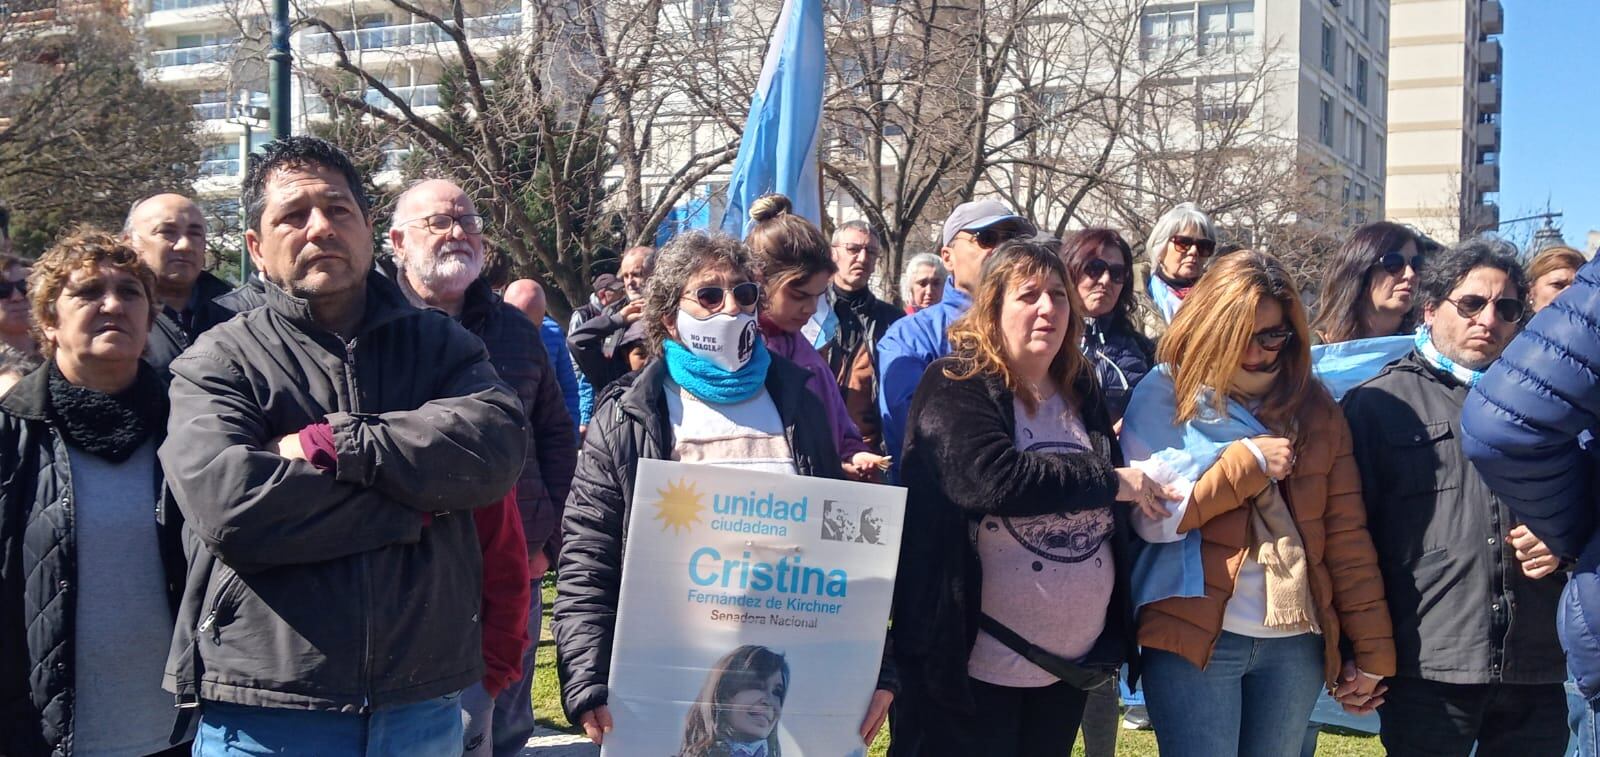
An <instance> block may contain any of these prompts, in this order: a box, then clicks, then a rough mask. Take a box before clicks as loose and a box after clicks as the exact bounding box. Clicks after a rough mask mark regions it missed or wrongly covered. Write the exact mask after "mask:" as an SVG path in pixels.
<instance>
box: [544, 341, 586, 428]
mask: <svg viewBox="0 0 1600 757" xmlns="http://www.w3.org/2000/svg"><path fill="white" fill-rule="evenodd" d="M539 339H540V340H542V341H543V342H544V349H545V351H546V352H548V353H550V367H552V368H554V369H555V372H556V382H557V383H559V384H560V385H561V399H562V400H563V401H564V402H566V405H567V415H570V416H572V430H573V433H575V434H576V433H577V430H578V427H579V426H581V425H583V424H584V423H585V422H587V421H588V417H587V416H584V415H583V414H581V413H580V412H578V405H579V401H580V398H581V397H582V391H581V389H580V388H579V386H578V372H577V370H575V369H573V367H572V353H571V352H568V351H567V335H566V334H563V333H561V324H559V323H557V322H556V319H554V318H551V317H550V316H548V315H547V316H545V317H544V323H541V324H539ZM577 438H578V439H579V440H580V441H582V439H583V436H582V435H581V434H580V435H578V437H577Z"/></svg>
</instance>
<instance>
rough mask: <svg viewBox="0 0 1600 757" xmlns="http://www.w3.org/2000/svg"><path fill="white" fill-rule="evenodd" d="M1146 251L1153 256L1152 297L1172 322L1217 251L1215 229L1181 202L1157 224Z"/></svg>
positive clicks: (1192, 207) (1189, 204)
mask: <svg viewBox="0 0 1600 757" xmlns="http://www.w3.org/2000/svg"><path fill="white" fill-rule="evenodd" d="M1144 249H1145V253H1146V254H1147V255H1149V256H1150V273H1151V275H1150V298H1151V299H1152V300H1154V301H1155V306H1156V309H1157V310H1158V311H1159V312H1160V313H1161V316H1162V318H1164V319H1166V321H1167V322H1168V323H1171V322H1172V316H1173V315H1175V314H1176V313H1177V312H1178V308H1179V307H1182V305H1183V298H1184V297H1185V296H1187V295H1188V294H1189V290H1190V289H1192V288H1194V285H1195V284H1196V283H1198V282H1199V281H1200V276H1201V274H1203V273H1205V270H1206V261H1208V260H1210V259H1211V256H1212V255H1213V254H1214V253H1216V251H1217V231H1216V227H1215V226H1213V225H1212V224H1211V217H1210V216H1207V215H1206V214H1205V213H1204V212H1203V211H1201V210H1200V208H1199V207H1197V206H1196V205H1195V204H1194V203H1192V202H1185V203H1180V204H1179V205H1178V206H1177V207H1175V208H1173V209H1172V210H1169V211H1167V213H1166V215H1163V216H1161V219H1160V220H1158V221H1156V225H1155V228H1154V229H1151V231H1150V238H1149V239H1148V240H1146V241H1145V243H1144Z"/></svg>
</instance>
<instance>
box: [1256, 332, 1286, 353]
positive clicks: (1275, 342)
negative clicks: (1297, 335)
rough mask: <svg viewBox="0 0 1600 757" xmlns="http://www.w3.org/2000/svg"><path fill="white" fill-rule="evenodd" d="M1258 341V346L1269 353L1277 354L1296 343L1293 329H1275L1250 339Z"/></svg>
mask: <svg viewBox="0 0 1600 757" xmlns="http://www.w3.org/2000/svg"><path fill="white" fill-rule="evenodd" d="M1250 338H1251V339H1254V340H1256V346H1257V347H1260V348H1261V349H1264V350H1266V351H1267V352H1277V351H1279V350H1281V349H1283V348H1284V347H1288V346H1289V343H1291V342H1293V341H1294V330H1293V329H1273V330H1271V331H1262V332H1259V333H1257V334H1254V335H1252V336H1251V337H1250Z"/></svg>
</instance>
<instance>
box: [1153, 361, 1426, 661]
mask: <svg viewBox="0 0 1600 757" xmlns="http://www.w3.org/2000/svg"><path fill="white" fill-rule="evenodd" d="M1298 421H1299V429H1300V430H1299V433H1298V434H1297V438H1296V440H1295V446H1294V454H1295V459H1296V462H1295V466H1294V470H1293V471H1291V472H1290V474H1289V478H1288V480H1286V481H1284V482H1282V483H1281V484H1280V485H1281V486H1282V492H1283V498H1284V501H1285V502H1287V503H1288V505H1289V510H1290V512H1291V513H1292V514H1293V516H1294V522H1295V526H1296V528H1298V529H1299V531H1300V539H1301V541H1302V542H1303V543H1304V544H1305V554H1306V563H1307V565H1306V567H1307V571H1306V575H1307V577H1308V579H1309V580H1310V582H1311V599H1312V602H1313V603H1314V604H1315V606H1316V615H1317V625H1318V626H1320V627H1321V629H1322V643H1323V674H1324V676H1325V678H1326V681H1327V684H1328V686H1329V687H1332V686H1334V685H1335V683H1336V682H1337V681H1338V676H1339V669H1340V666H1341V665H1342V664H1343V661H1344V659H1346V653H1344V652H1341V645H1343V644H1348V645H1349V646H1348V649H1349V651H1350V653H1353V658H1354V661H1355V663H1356V666H1357V667H1359V668H1360V669H1361V670H1363V671H1366V672H1368V673H1371V674H1373V675H1380V676H1390V675H1394V673H1395V644H1394V638H1393V634H1392V629H1391V627H1390V621H1389V606H1388V604H1387V602H1386V601H1385V600H1384V584H1383V575H1382V574H1381V573H1380V572H1379V570H1378V555H1377V552H1376V551H1375V550H1374V549H1373V546H1372V537H1371V536H1370V535H1369V534H1368V533H1367V511H1366V509H1365V508H1364V507H1363V505H1362V500H1361V475H1360V473H1359V472H1357V470H1356V461H1355V457H1354V455H1353V452H1352V446H1351V441H1350V439H1351V437H1350V426H1349V425H1348V424H1347V423H1346V422H1345V419H1344V415H1343V414H1342V413H1340V411H1339V406H1338V405H1336V404H1334V402H1333V398H1332V397H1330V396H1328V395H1327V393H1326V392H1322V391H1316V392H1314V393H1313V394H1312V396H1311V397H1310V398H1308V399H1307V400H1306V402H1305V404H1304V405H1303V406H1302V407H1301V410H1300V416H1299V418H1298ZM1268 483H1269V481H1268V479H1267V474H1266V473H1265V472H1264V471H1262V470H1261V464H1260V463H1258V462H1256V458H1255V455H1254V454H1253V453H1251V451H1250V449H1249V448H1248V447H1246V446H1244V444H1243V443H1240V442H1234V443H1233V444H1231V445H1229V446H1228V447H1227V448H1225V449H1224V450H1223V453H1222V456H1221V457H1219V458H1218V459H1217V461H1216V462H1215V463H1214V464H1212V466H1211V467H1210V468H1209V469H1207V470H1206V472H1205V473H1203V474H1201V476H1200V480H1199V481H1198V482H1196V484H1195V488H1194V491H1193V493H1192V494H1191V495H1190V496H1191V499H1190V501H1189V507H1188V509H1187V510H1186V511H1185V513H1184V516H1183V520H1182V522H1181V524H1180V525H1179V527H1178V530H1179V532H1188V531H1192V530H1194V529H1196V528H1198V529H1200V537H1201V540H1202V541H1201V547H1200V559H1201V563H1202V565H1203V568H1204V571H1205V584H1206V595H1205V596H1203V597H1173V598H1170V599H1163V600H1159V601H1156V602H1152V603H1150V604H1148V605H1146V606H1145V607H1144V608H1143V609H1142V610H1141V612H1140V614H1139V644H1140V646H1144V647H1149V648H1152V649H1162V650H1166V651H1168V652H1172V653H1174V654H1176V655H1179V656H1180V657H1183V658H1184V659H1185V660H1188V661H1189V662H1190V663H1192V664H1194V666H1195V667H1198V668H1204V667H1205V666H1206V665H1207V664H1209V663H1210V661H1211V653H1212V651H1213V650H1214V649H1215V648H1216V644H1217V639H1218V638H1220V637H1221V635H1222V618H1223V615H1224V614H1225V613H1226V611H1227V606H1228V599H1229V598H1230V597H1232V596H1233V590H1234V586H1235V583H1236V582H1237V581H1238V579H1239V570H1240V568H1241V567H1242V566H1243V565H1244V560H1245V550H1246V539H1247V535H1248V533H1249V527H1250V524H1249V507H1247V503H1248V501H1249V499H1250V497H1252V496H1254V495H1255V494H1256V493H1258V492H1260V491H1262V490H1263V489H1265V488H1266V487H1267V485H1268Z"/></svg>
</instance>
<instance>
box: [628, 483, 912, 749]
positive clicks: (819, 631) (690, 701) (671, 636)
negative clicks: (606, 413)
mask: <svg viewBox="0 0 1600 757" xmlns="http://www.w3.org/2000/svg"><path fill="white" fill-rule="evenodd" d="M904 519H905V490H904V489H901V488H898V487H891V486H877V485H872V484H862V483H856V482H850V481H834V480H829V479H819V478H807V477H803V476H786V475H780V474H773V473H759V472H750V471H743V470H739V469H735V468H720V467H716V466H709V465H687V464H683V463H673V462H665V461H659V460H641V461H639V477H638V480H637V481H636V482H635V484H634V501H633V509H632V512H631V515H630V516H629V523H628V532H627V533H628V537H627V546H626V548H625V550H624V553H623V565H622V593H621V597H620V599H619V606H618V612H617V626H616V632H615V637H614V642H613V647H612V657H611V681H610V698H609V705H610V708H611V716H612V718H613V720H614V722H615V727H614V729H613V730H612V732H611V733H609V734H607V735H606V738H605V745H604V749H603V752H602V754H603V755H606V756H607V757H707V756H709V755H730V754H739V755H751V756H752V757H802V756H805V757H848V756H850V755H861V754H864V753H865V748H864V747H863V746H862V744H861V736H860V727H861V720H862V718H863V716H864V715H865V714H866V711H867V705H868V702H869V700H870V699H871V697H872V692H873V690H874V689H875V688H876V684H877V679H878V666H879V663H880V661H881V660H882V657H883V641H884V633H885V631H886V630H887V628H888V620H889V603H890V600H891V598H892V595H893V592H894V575H895V567H896V565H897V563H898V561H899V555H900V529H901V526H902V524H903V522H904Z"/></svg>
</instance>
